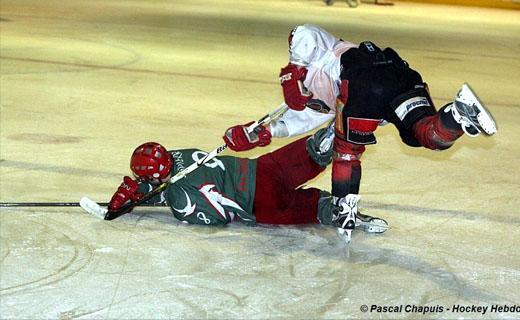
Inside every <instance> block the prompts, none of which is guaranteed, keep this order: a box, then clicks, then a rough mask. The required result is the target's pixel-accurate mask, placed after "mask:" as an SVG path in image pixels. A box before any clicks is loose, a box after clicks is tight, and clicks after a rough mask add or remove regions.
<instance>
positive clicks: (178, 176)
mask: <svg viewBox="0 0 520 320" xmlns="http://www.w3.org/2000/svg"><path fill="white" fill-rule="evenodd" d="M287 109H289V107H288V106H287V105H286V104H285V103H282V104H281V105H279V106H278V108H276V109H275V110H273V111H272V112H271V113H269V114H268V115H266V116H265V117H263V118H262V119H260V120H258V121H255V122H253V123H252V124H251V125H250V126H249V127H247V131H248V132H252V131H253V130H255V129H256V128H257V127H258V126H259V125H263V124H265V123H269V122H271V121H272V120H274V119H276V118H278V117H279V116H281V115H282V114H283V113H284V112H285V111H287ZM226 149H227V145H225V144H223V145H221V146H220V147H218V148H216V149H214V150H213V151H211V152H210V153H208V154H207V155H206V156H205V157H204V158H202V159H200V160H199V161H197V162H194V163H192V164H191V165H190V166H188V167H187V168H186V169H184V170H182V171H180V172H178V173H177V174H176V175H174V176H173V177H171V178H170V181H169V182H170V183H175V182H177V181H179V180H181V179H182V178H184V177H185V176H186V175H187V174H188V173H191V172H193V171H194V170H195V169H197V168H198V167H200V166H203V165H204V164H205V163H207V162H208V161H210V160H212V159H213V158H215V157H216V156H217V155H219V154H220V153H222V151H224V150H226Z"/></svg>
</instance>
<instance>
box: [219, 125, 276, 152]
mask: <svg viewBox="0 0 520 320" xmlns="http://www.w3.org/2000/svg"><path fill="white" fill-rule="evenodd" d="M252 123H253V122H249V123H247V124H245V125H238V126H234V127H231V128H229V129H227V130H226V133H225V134H224V137H223V138H224V141H225V142H226V144H227V146H228V147H229V148H230V149H231V150H233V151H246V150H250V149H253V148H254V147H256V146H260V147H264V146H266V145H268V144H270V143H271V137H272V135H271V132H269V130H267V129H266V128H265V127H264V126H259V127H258V128H256V129H255V131H253V132H251V133H247V127H249V126H250V125H251V124H252Z"/></svg>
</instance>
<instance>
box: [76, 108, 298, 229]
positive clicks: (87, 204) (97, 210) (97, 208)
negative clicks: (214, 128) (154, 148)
mask: <svg viewBox="0 0 520 320" xmlns="http://www.w3.org/2000/svg"><path fill="white" fill-rule="evenodd" d="M288 109H289V107H288V106H287V105H286V104H285V103H282V104H281V105H280V106H278V108H276V109H275V110H273V111H272V112H270V113H269V114H266V115H265V116H263V117H262V118H260V120H257V121H255V122H253V123H252V124H251V125H250V126H249V127H247V131H248V132H249V133H250V132H253V131H254V130H255V129H257V128H258V127H259V126H260V125H264V124H267V123H269V122H271V121H273V120H274V119H277V118H278V117H280V116H281V115H282V114H284V113H285V111H287V110H288ZM226 148H227V145H226V144H224V145H221V146H220V147H218V148H216V149H215V150H213V151H211V152H210V153H208V154H207V155H206V156H205V157H203V158H202V159H200V160H198V161H196V162H194V163H192V164H191V165H190V166H188V167H187V168H185V169H184V170H182V171H179V172H178V173H177V174H176V175H174V176H173V177H171V178H170V180H168V181H166V182H164V183H162V184H160V185H159V186H158V187H157V188H155V189H153V190H152V191H150V192H149V193H147V194H146V195H145V196H144V197H143V198H141V199H140V200H138V201H135V202H129V203H127V204H125V205H124V206H122V207H121V208H120V209H118V210H108V209H106V208H103V207H101V205H100V204H98V203H96V202H95V201H93V200H90V199H89V198H87V197H83V198H81V200H80V202H79V203H80V206H81V208H83V209H84V210H85V211H87V212H88V213H90V214H92V215H95V216H97V217H100V218H103V219H104V220H113V219H116V218H117V217H120V216H122V215H123V214H125V213H128V212H130V211H131V210H132V209H133V208H134V207H136V206H138V205H141V204H143V203H144V202H146V201H148V200H150V199H151V198H153V197H154V196H156V195H158V194H160V193H161V192H163V191H164V190H166V188H167V187H168V186H169V185H170V184H172V183H175V182H177V181H179V180H180V179H182V178H184V177H185V176H186V175H188V174H189V173H191V172H193V171H194V170H196V169H197V168H200V167H201V166H203V165H204V164H205V163H207V162H208V161H210V160H212V159H213V158H215V157H216V156H217V155H218V154H220V153H222V152H223V151H224V150H226Z"/></svg>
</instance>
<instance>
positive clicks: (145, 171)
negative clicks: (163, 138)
mask: <svg viewBox="0 0 520 320" xmlns="http://www.w3.org/2000/svg"><path fill="white" fill-rule="evenodd" d="M172 165H173V160H172V158H171V156H170V154H169V153H168V151H167V150H166V149H165V148H164V147H163V146H162V145H160V144H159V143H156V142H147V143H144V144H142V145H140V146H139V147H137V148H136V149H135V150H134V152H133V154H132V159H131V160H130V169H131V170H132V172H133V173H134V175H135V176H136V177H137V178H139V179H143V180H149V181H154V180H157V179H164V178H166V177H167V176H168V174H169V173H170V170H171V168H172Z"/></svg>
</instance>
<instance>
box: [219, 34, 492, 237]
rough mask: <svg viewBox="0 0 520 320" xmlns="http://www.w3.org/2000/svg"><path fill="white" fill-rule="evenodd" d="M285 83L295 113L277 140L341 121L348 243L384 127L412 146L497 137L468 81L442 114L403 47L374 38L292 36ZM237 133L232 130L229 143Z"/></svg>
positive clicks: (338, 152) (281, 125) (339, 175)
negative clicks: (367, 166) (370, 148)
mask: <svg viewBox="0 0 520 320" xmlns="http://www.w3.org/2000/svg"><path fill="white" fill-rule="evenodd" d="M280 82H281V85H282V89H283V96H284V100H285V103H286V104H287V105H288V106H289V107H290V108H291V110H289V112H287V113H286V114H284V116H283V117H282V118H280V119H279V120H278V121H277V122H275V123H272V124H271V125H270V127H269V130H270V132H271V134H272V136H273V137H288V136H289V137H290V136H295V135H299V134H302V133H305V132H308V131H310V130H313V129H315V128H317V127H319V126H321V125H323V124H324V123H326V122H327V121H329V120H331V119H335V138H334V156H333V167H332V195H333V198H332V199H333V200H332V201H333V202H334V204H335V205H337V206H338V207H339V208H340V212H341V213H342V217H341V218H342V219H343V227H344V228H343V229H346V230H347V233H346V234H345V236H346V238H347V239H349V238H350V234H351V231H352V230H353V229H354V226H355V223H354V221H355V219H356V215H358V201H359V185H360V181H361V162H360V158H361V155H362V154H363V152H364V151H365V146H366V145H370V144H375V143H376V138H375V135H374V132H375V130H376V129H377V128H378V126H379V125H384V124H387V123H392V124H393V125H394V126H395V127H396V128H397V130H398V132H399V135H400V137H401V139H402V141H403V142H404V143H405V144H406V145H408V146H412V147H425V148H428V149H432V150H445V149H447V148H449V147H451V146H452V145H453V144H454V142H455V141H456V140H457V139H458V138H459V137H461V136H462V135H463V134H464V133H466V134H467V135H469V136H471V137H475V136H478V135H479V134H481V133H482V134H484V135H486V136H490V135H493V134H495V133H496V132H497V127H496V123H495V121H494V119H493V117H492V115H491V114H490V112H489V111H488V110H487V109H486V108H485V106H484V105H483V103H482V102H481V101H480V100H479V99H478V97H477V96H476V94H475V93H474V92H473V90H472V89H471V88H470V86H469V85H468V84H466V83H465V84H463V85H462V88H461V89H460V90H459V91H458V92H457V94H456V96H455V99H454V100H453V102H450V103H448V104H446V105H445V106H443V107H442V108H441V109H440V110H439V111H437V110H436V108H435V106H434V103H433V101H432V99H431V97H430V94H429V91H428V86H427V84H426V82H424V81H423V79H422V77H421V75H420V74H419V73H418V72H417V71H415V70H413V69H412V68H410V66H409V64H408V63H407V62H406V61H405V60H403V59H402V58H401V57H400V56H399V54H398V53H397V52H396V51H395V50H393V49H392V48H385V49H380V48H379V47H378V46H377V45H376V44H374V43H373V42H370V41H364V42H362V43H360V44H359V45H356V44H353V43H350V42H348V41H344V40H341V39H338V38H336V37H334V36H333V35H331V34H330V33H328V32H327V31H325V30H324V29H322V28H320V27H318V26H314V25H309V24H306V25H301V26H297V27H296V28H294V29H293V30H292V31H291V32H290V34H289V63H288V65H287V66H285V67H284V68H282V70H281V72H280ZM234 134H236V133H235V132H233V128H230V129H228V131H227V132H226V134H225V137H224V140H226V137H228V138H229V137H233V135H234ZM226 142H227V143H228V145H229V146H230V148H231V149H232V150H235V151H243V150H248V149H251V148H253V147H255V146H256V145H255V143H256V142H254V141H253V142H251V141H242V142H243V143H242V144H240V143H238V144H233V143H232V142H231V141H226ZM263 145H266V143H263ZM347 241H348V240H347Z"/></svg>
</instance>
